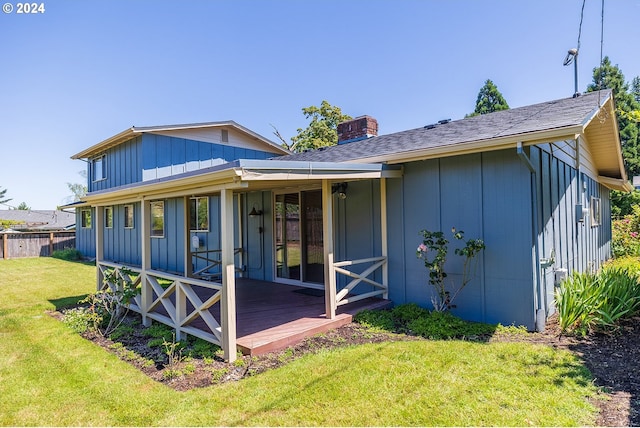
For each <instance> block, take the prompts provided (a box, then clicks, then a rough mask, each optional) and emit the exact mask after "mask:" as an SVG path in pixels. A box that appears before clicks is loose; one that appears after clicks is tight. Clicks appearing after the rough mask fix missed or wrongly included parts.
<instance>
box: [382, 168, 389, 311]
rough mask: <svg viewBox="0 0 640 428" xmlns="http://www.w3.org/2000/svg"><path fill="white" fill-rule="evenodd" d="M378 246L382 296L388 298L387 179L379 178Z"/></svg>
mask: <svg viewBox="0 0 640 428" xmlns="http://www.w3.org/2000/svg"><path fill="white" fill-rule="evenodd" d="M380 241H381V242H380V246H381V247H382V257H384V259H385V262H384V264H383V265H382V285H384V288H385V291H384V294H383V295H382V298H384V299H388V298H389V251H388V244H387V179H386V178H384V177H383V178H381V179H380Z"/></svg>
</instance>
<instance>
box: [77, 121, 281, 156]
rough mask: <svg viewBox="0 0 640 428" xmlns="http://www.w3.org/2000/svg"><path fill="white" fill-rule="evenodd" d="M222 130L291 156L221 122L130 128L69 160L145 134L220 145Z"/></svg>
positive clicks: (240, 128) (247, 131)
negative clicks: (218, 143)
mask: <svg viewBox="0 0 640 428" xmlns="http://www.w3.org/2000/svg"><path fill="white" fill-rule="evenodd" d="M222 129H226V130H231V131H232V133H233V134H236V135H239V136H242V137H244V140H245V141H246V142H247V144H248V145H249V147H248V148H251V149H254V150H263V151H267V152H273V153H274V154H277V155H281V154H289V153H290V152H289V151H288V150H286V149H285V148H283V147H282V146H280V145H278V144H276V143H274V142H273V141H271V140H269V139H267V138H265V137H263V136H261V135H260V134H257V133H255V132H253V131H251V130H250V129H248V128H245V127H244V126H242V125H240V124H238V123H236V122H234V121H232V120H228V121H222V122H205V123H190V124H181V125H161V126H132V127H131V128H128V129H125V130H124V131H122V132H120V133H119V134H116V135H114V136H112V137H109V138H107V139H106V140H103V141H101V142H100V143H98V144H95V145H93V146H91V147H89V148H88V149H85V150H83V151H81V152H79V153H76V154H75V155H73V156H71V159H86V158H89V157H92V156H96V155H99V154H101V153H103V152H104V151H105V150H107V149H110V148H113V147H116V146H118V145H120V144H122V143H125V142H126V141H128V140H130V139H132V138H134V137H136V136H138V135H141V134H145V133H150V134H161V135H168V136H176V137H181V138H188V139H193V140H195V141H203V142H212V143H213V142H220V137H219V135H220V130H222Z"/></svg>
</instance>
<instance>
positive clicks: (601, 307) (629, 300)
mask: <svg viewBox="0 0 640 428" xmlns="http://www.w3.org/2000/svg"><path fill="white" fill-rule="evenodd" d="M637 269H638V268H637V267H636V268H635V269H634V270H632V269H631V268H630V267H627V268H623V267H618V266H612V265H608V266H605V267H603V268H602V269H601V270H600V271H599V272H598V273H596V274H592V273H579V272H574V273H573V274H571V275H570V276H569V277H568V278H567V279H566V280H565V281H563V282H562V284H560V287H559V288H558V289H557V290H556V305H557V308H558V318H559V323H560V328H561V329H562V331H563V332H569V333H573V334H576V335H580V336H585V335H587V334H588V333H589V332H591V331H593V330H612V329H616V328H618V324H619V321H620V320H622V319H624V318H628V317H631V316H633V315H635V314H636V313H638V311H640V281H639V277H638V270H637Z"/></svg>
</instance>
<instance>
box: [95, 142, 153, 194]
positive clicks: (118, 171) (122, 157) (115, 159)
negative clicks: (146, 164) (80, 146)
mask: <svg viewBox="0 0 640 428" xmlns="http://www.w3.org/2000/svg"><path fill="white" fill-rule="evenodd" d="M94 159H95V157H94V158H92V159H89V164H88V165H89V166H88V168H89V169H88V171H89V174H88V177H87V180H88V186H87V189H88V191H89V192H95V191H98V190H107V189H110V188H113V187H118V186H124V185H127V184H131V183H137V182H140V181H142V137H136V138H132V139H130V140H128V141H126V142H124V143H122V144H120V145H118V146H117V147H113V148H111V149H108V150H106V151H105V152H104V164H103V168H104V171H105V174H104V175H105V178H104V179H102V180H97V181H94V180H93V170H92V168H93V160H94Z"/></svg>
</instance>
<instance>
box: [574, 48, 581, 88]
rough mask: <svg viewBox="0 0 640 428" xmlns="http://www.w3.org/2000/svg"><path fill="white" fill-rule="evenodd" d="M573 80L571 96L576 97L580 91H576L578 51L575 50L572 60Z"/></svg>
mask: <svg viewBox="0 0 640 428" xmlns="http://www.w3.org/2000/svg"><path fill="white" fill-rule="evenodd" d="M573 82H574V91H573V98H576V97H579V96H580V92H578V53H577V52H576V56H575V58H574V61H573Z"/></svg>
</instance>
